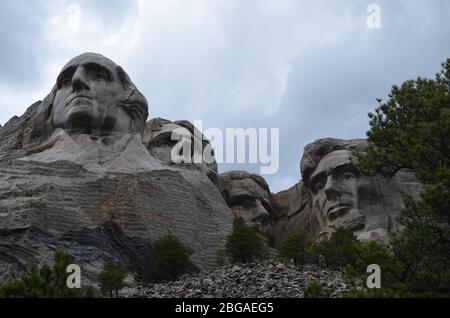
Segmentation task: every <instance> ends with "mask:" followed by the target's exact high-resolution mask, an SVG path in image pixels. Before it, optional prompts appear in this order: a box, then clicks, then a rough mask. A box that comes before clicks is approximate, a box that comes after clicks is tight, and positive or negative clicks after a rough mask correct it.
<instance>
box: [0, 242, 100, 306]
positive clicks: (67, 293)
mask: <svg viewBox="0 0 450 318" xmlns="http://www.w3.org/2000/svg"><path fill="white" fill-rule="evenodd" d="M73 263H74V259H73V257H72V256H70V255H68V254H65V253H64V252H61V251H56V252H55V254H54V265H53V267H50V266H48V265H44V266H42V267H41V268H38V267H37V266H33V267H32V268H31V269H30V270H29V271H28V273H27V274H26V275H24V276H23V277H22V278H20V279H18V280H16V281H14V282H11V283H9V284H6V285H3V286H2V287H0V298H78V297H94V290H93V289H92V288H90V287H89V288H87V289H76V288H73V289H70V288H68V287H67V278H68V276H69V275H70V274H68V273H67V272H66V270H67V267H68V266H69V265H70V264H73Z"/></svg>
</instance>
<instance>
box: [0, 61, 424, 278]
mask: <svg viewBox="0 0 450 318" xmlns="http://www.w3.org/2000/svg"><path fill="white" fill-rule="evenodd" d="M147 118H148V104H147V100H146V99H145V97H144V96H143V95H142V94H141V93H140V92H139V91H138V89H137V88H136V87H135V86H134V84H133V83H132V82H131V80H130V78H129V77H128V75H127V74H126V73H125V71H124V70H123V69H122V68H121V67H120V66H118V65H116V64H115V63H114V62H112V61H110V60H108V59H107V58H105V57H103V56H101V55H98V54H93V53H87V54H82V55H80V56H78V57H75V58H74V59H72V60H71V61H70V62H69V63H68V64H67V65H66V66H65V67H64V68H63V69H62V71H61V73H60V75H59V76H58V79H57V81H56V84H55V86H54V88H53V90H52V92H50V94H49V95H48V96H47V97H46V98H45V99H44V100H43V101H42V102H37V103H35V104H33V105H32V106H30V107H29V108H28V109H27V111H26V112H25V114H23V115H22V116H21V117H14V118H12V119H11V120H10V121H9V122H8V123H6V124H5V125H4V126H3V127H1V126H0V284H1V283H2V282H5V281H8V280H11V279H14V278H17V277H19V276H21V275H22V274H23V273H24V271H26V269H27V268H29V267H30V266H31V265H32V264H39V265H41V264H44V263H51V261H52V258H53V252H54V251H55V250H63V251H65V252H67V253H69V254H71V255H72V256H74V257H75V259H76V260H77V261H78V263H79V265H81V267H82V270H83V277H84V279H85V280H84V282H85V283H90V282H95V281H96V279H97V275H98V274H99V272H100V271H101V269H102V266H103V264H104V263H105V262H106V261H108V260H114V261H116V262H118V263H120V265H122V266H124V267H126V268H127V269H128V270H129V271H130V272H131V273H132V274H134V276H135V278H138V279H139V277H140V276H141V275H142V274H143V272H144V271H145V270H146V268H147V266H149V264H150V262H151V246H152V242H154V241H155V240H157V239H159V238H160V237H161V236H163V235H165V234H168V233H171V234H173V235H175V236H177V237H178V238H179V239H180V240H181V241H183V243H184V244H186V245H188V246H190V247H191V248H192V249H193V250H194V251H195V254H194V255H193V257H192V260H193V262H194V263H195V264H196V265H197V266H198V267H199V268H205V269H210V268H213V267H214V266H215V265H216V259H217V258H216V256H217V252H218V251H219V250H221V249H223V247H224V245H225V241H226V237H227V236H228V235H229V234H230V231H231V226H232V222H233V218H234V217H237V216H239V217H242V218H243V219H244V220H245V221H246V223H247V224H248V225H249V226H250V227H252V228H254V229H255V230H256V231H258V232H259V233H260V234H261V235H262V236H264V237H265V238H266V239H267V243H268V245H270V246H271V247H278V246H279V245H280V244H281V243H282V242H283V240H284V239H286V237H287V236H288V235H289V234H290V233H295V232H296V231H298V230H300V229H302V230H305V231H306V232H307V233H308V234H309V235H310V237H311V238H312V239H320V238H321V237H323V236H327V235H329V234H330V233H332V232H333V231H335V230H336V229H337V228H340V227H344V228H350V229H352V230H353V231H354V233H355V234H356V235H357V237H358V238H359V239H360V240H363V241H368V240H376V241H378V242H382V243H386V242H388V241H389V240H390V239H391V237H392V233H393V232H395V231H396V230H398V227H399V226H398V223H397V221H396V217H397V216H398V214H399V212H400V210H401V208H402V198H401V192H402V191H406V192H409V193H411V194H413V195H417V194H418V193H419V191H420V189H421V187H420V184H418V183H417V182H416V181H415V179H414V177H413V173H412V172H410V171H400V172H399V173H398V174H397V175H396V176H395V177H394V178H392V179H386V178H384V177H381V176H375V175H370V174H368V173H366V172H364V171H362V170H361V169H360V168H359V166H358V164H357V162H355V158H354V156H353V153H352V151H353V150H362V151H363V150H364V148H365V147H366V146H367V141H365V140H362V139H355V140H340V139H331V138H327V139H320V140H317V141H315V142H313V143H311V144H309V145H307V146H306V147H305V151H304V154H303V157H302V159H301V164H300V170H301V175H302V180H300V181H299V182H298V183H297V184H295V185H294V186H292V187H291V188H289V189H287V190H284V191H281V192H279V193H276V194H274V193H271V191H270V188H269V186H268V184H267V182H266V181H265V180H264V179H263V178H262V177H261V176H258V175H255V174H252V173H248V172H245V171H231V172H226V173H223V174H221V175H219V174H218V170H217V163H216V161H215V160H214V153H213V151H212V150H211V145H210V143H209V141H208V140H207V139H205V138H204V136H202V135H201V133H199V132H198V131H197V129H196V127H194V126H193V125H192V124H191V123H190V122H187V121H175V122H172V121H169V120H165V119H161V118H155V119H152V120H150V121H147ZM179 130H181V131H182V135H183V136H184V137H187V140H193V142H194V143H195V142H197V143H198V144H199V145H200V148H198V147H197V148H196V147H191V146H192V145H191V144H189V145H188V147H187V148H183V149H182V150H183V151H182V152H183V156H184V158H186V155H187V153H189V155H187V156H188V159H189V158H190V157H191V156H192V157H198V156H205V154H208V153H209V155H208V158H206V157H202V158H203V159H205V160H204V161H202V162H200V163H198V162H196V163H186V162H184V161H183V162H178V163H176V162H174V160H173V153H172V150H173V149H174V147H175V145H176V144H177V142H175V141H174V140H173V138H172V135H173V133H174V132H175V131H179ZM200 139H201V140H200ZM191 148H192V149H194V150H193V152H191V151H190V150H191ZM199 149H200V150H201V152H202V153H200V151H199ZM206 150H209V151H206ZM185 151H186V152H185ZM177 155H179V153H177Z"/></svg>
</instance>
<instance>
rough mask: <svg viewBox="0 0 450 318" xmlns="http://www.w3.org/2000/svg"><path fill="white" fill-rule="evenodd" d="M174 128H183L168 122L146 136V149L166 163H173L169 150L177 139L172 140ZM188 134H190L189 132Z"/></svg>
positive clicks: (170, 150)
mask: <svg viewBox="0 0 450 318" xmlns="http://www.w3.org/2000/svg"><path fill="white" fill-rule="evenodd" d="M175 129H183V127H181V126H180V125H177V124H174V123H171V122H168V123H165V124H163V125H162V126H161V127H160V129H158V130H155V131H152V132H150V133H149V134H151V136H148V139H149V142H148V149H149V151H150V152H151V153H153V154H154V155H155V156H156V157H157V158H158V159H159V160H161V161H162V162H164V163H166V164H173V162H172V157H171V152H172V148H173V147H174V146H175V145H176V143H177V142H178V140H172V132H173V131H174V130H175ZM189 135H190V136H191V135H192V134H189Z"/></svg>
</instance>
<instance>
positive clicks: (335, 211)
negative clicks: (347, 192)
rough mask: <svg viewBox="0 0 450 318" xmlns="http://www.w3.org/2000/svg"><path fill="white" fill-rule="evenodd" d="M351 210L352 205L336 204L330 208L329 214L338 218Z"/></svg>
mask: <svg viewBox="0 0 450 318" xmlns="http://www.w3.org/2000/svg"><path fill="white" fill-rule="evenodd" d="M350 208H351V205H350V204H345V203H341V204H336V205H333V206H331V207H329V208H328V211H327V214H328V216H330V217H336V216H338V215H339V214H341V213H342V212H344V211H345V210H348V209H350Z"/></svg>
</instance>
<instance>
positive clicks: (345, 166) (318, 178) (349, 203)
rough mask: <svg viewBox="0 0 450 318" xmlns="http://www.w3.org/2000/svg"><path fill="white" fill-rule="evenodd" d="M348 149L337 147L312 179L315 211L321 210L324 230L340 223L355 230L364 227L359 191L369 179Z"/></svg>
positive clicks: (325, 158) (366, 184) (311, 185)
mask: <svg viewBox="0 0 450 318" xmlns="http://www.w3.org/2000/svg"><path fill="white" fill-rule="evenodd" d="M351 158H352V154H351V151H349V150H337V151H333V152H331V153H329V154H327V155H326V156H324V157H323V158H322V159H321V160H320V162H319V164H318V165H317V167H316V169H315V170H314V171H313V173H312V174H311V177H310V181H309V188H310V192H311V198H312V205H313V210H314V211H316V213H319V214H320V215H319V218H320V219H321V222H322V226H323V230H324V231H328V230H329V228H337V227H340V226H345V227H350V228H352V229H354V230H356V229H359V228H361V227H364V217H363V214H362V213H361V211H360V210H359V201H360V200H359V199H360V198H359V194H360V192H361V190H362V189H365V188H366V187H367V186H368V184H369V183H370V180H369V179H368V178H366V177H365V176H363V175H362V174H361V173H360V171H359V170H358V168H357V167H356V166H355V165H354V163H353V162H352V160H351Z"/></svg>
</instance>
